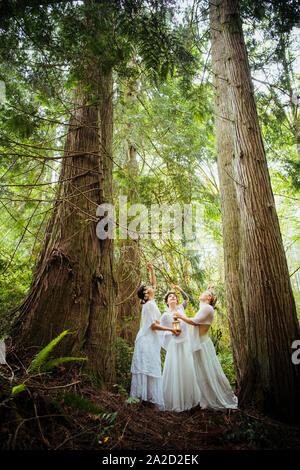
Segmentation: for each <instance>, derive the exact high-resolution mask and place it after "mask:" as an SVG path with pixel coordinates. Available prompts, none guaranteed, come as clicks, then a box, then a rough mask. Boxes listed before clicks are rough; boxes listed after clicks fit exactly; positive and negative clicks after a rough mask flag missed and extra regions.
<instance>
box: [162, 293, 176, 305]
mask: <svg viewBox="0 0 300 470" xmlns="http://www.w3.org/2000/svg"><path fill="white" fill-rule="evenodd" d="M171 294H174V295H176V298H177V301H178V295H177V294H176V292H172V291H171V292H168V293H167V294H166V295H165V303H166V304H167V305H168V297H169V295H171Z"/></svg>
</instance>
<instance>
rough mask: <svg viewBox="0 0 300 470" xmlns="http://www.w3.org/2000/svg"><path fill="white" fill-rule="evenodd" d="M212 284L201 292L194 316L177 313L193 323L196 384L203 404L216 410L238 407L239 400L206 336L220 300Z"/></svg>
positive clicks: (192, 336)
mask: <svg viewBox="0 0 300 470" xmlns="http://www.w3.org/2000/svg"><path fill="white" fill-rule="evenodd" d="M213 287H214V286H209V287H208V288H207V290H206V291H205V292H203V293H202V294H201V295H200V298H199V300H200V308H199V310H198V312H197V314H196V316H195V317H194V318H192V319H190V318H187V317H186V316H185V315H182V314H179V315H178V314H177V315H176V316H177V317H178V318H180V319H181V320H182V321H184V322H185V323H187V324H189V325H192V326H193V328H192V330H191V331H190V333H191V346H192V350H193V357H194V367H195V371H196V376H197V383H198V386H199V388H200V391H201V400H200V404H201V407H202V408H213V409H224V408H237V406H238V399H237V397H236V396H235V394H234V393H233V390H232V388H231V386H230V383H229V381H228V379H227V377H226V376H225V374H224V372H223V369H222V367H221V364H220V362H219V360H218V357H217V354H216V351H215V348H214V345H213V342H212V341H211V339H210V338H209V336H208V335H207V333H208V330H209V328H210V326H211V324H212V322H213V319H214V309H215V304H216V302H217V296H216V294H215V291H214V290H213Z"/></svg>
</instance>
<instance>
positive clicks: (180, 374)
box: [160, 305, 200, 412]
mask: <svg viewBox="0 0 300 470" xmlns="http://www.w3.org/2000/svg"><path fill="white" fill-rule="evenodd" d="M178 311H179V312H180V313H181V314H182V315H184V308H183V307H182V305H179V307H178ZM172 322H173V315H172V314H171V313H170V311H169V309H167V311H166V313H164V315H162V317H161V321H160V323H161V325H162V326H166V327H168V328H172ZM180 323H181V333H180V335H179V336H174V335H172V333H171V332H166V333H165V334H164V343H163V347H164V348H165V349H166V351H167V353H166V357H165V363H164V370H163V393H164V402H165V409H166V410H170V411H178V412H179V411H184V410H189V409H191V408H193V407H194V406H197V405H198V404H199V402H200V390H199V387H198V385H197V378H196V374H195V369H194V364H193V353H192V350H191V345H190V340H189V334H188V328H187V324H186V323H185V322H184V321H182V320H180Z"/></svg>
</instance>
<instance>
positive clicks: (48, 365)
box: [39, 357, 87, 372]
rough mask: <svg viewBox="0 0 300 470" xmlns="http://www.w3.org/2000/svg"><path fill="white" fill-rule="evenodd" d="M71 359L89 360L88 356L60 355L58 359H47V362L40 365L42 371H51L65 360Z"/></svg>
mask: <svg viewBox="0 0 300 470" xmlns="http://www.w3.org/2000/svg"><path fill="white" fill-rule="evenodd" d="M70 361H87V358H85V357H59V358H57V359H52V360H51V361H47V362H46V363H45V364H43V365H42V366H41V367H40V369H39V370H40V372H49V371H50V370H52V369H53V367H55V366H57V365H59V364H63V363H65V362H70Z"/></svg>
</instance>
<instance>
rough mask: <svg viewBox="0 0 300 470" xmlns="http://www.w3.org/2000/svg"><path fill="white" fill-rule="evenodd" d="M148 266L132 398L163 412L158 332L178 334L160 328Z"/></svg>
mask: <svg viewBox="0 0 300 470" xmlns="http://www.w3.org/2000/svg"><path fill="white" fill-rule="evenodd" d="M147 267H148V269H149V270H150V276H151V285H150V286H145V285H141V287H140V288H139V289H138V297H139V298H140V299H141V304H142V305H143V308H142V325H141V328H140V330H139V332H138V334H137V337H136V339H135V345H134V353H133V358H132V363H131V373H132V381H131V390H130V396H132V397H137V398H140V399H141V400H144V401H150V402H152V403H155V404H156V405H157V406H158V408H159V409H160V410H164V399H163V389H162V373H161V359H160V348H161V344H162V336H161V337H160V333H159V332H160V331H162V332H166V331H167V332H169V333H170V334H172V333H173V334H174V335H176V334H178V333H177V332H176V331H175V329H174V328H171V327H170V328H168V327H165V326H161V325H160V318H161V313H160V311H159V309H158V307H157V305H156V302H155V300H154V296H155V289H156V280H155V274H154V269H153V266H152V264H151V263H149V262H148V263H147Z"/></svg>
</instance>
